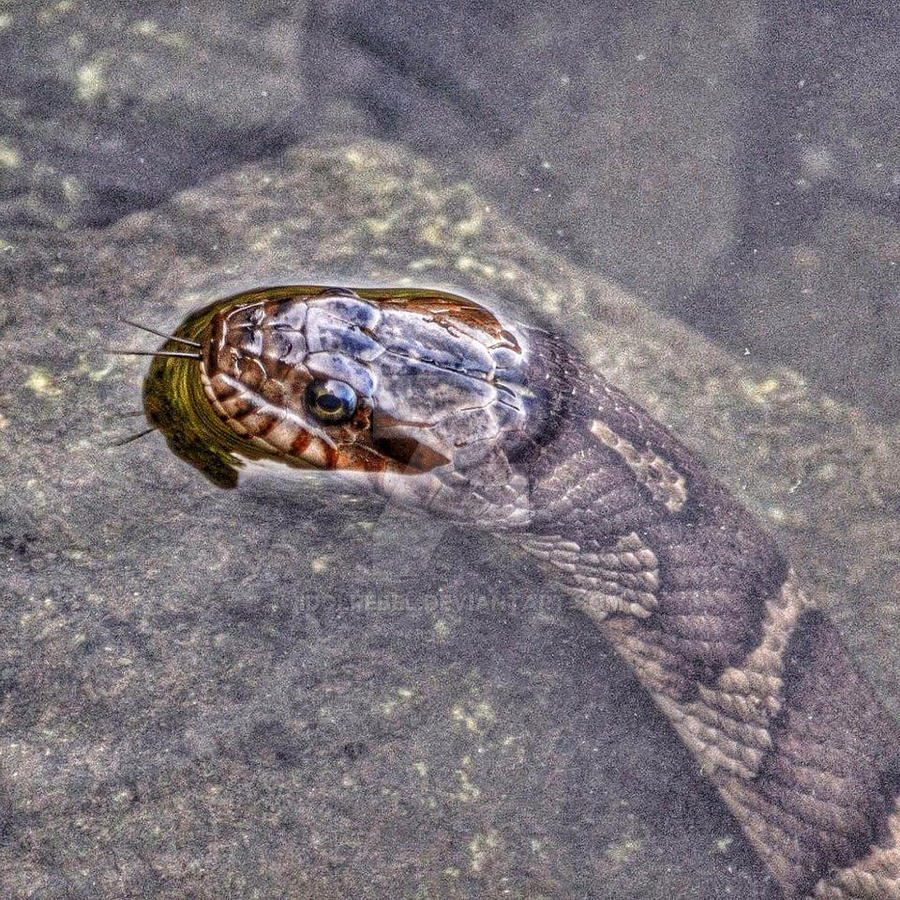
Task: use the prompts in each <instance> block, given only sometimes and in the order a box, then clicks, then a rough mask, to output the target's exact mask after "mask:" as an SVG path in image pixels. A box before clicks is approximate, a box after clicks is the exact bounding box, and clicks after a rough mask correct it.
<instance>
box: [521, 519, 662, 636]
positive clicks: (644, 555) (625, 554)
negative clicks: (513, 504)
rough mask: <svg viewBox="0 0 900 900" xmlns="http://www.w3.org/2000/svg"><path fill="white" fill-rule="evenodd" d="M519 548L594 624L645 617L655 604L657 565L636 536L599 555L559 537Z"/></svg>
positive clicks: (530, 540)
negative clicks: (616, 616)
mask: <svg viewBox="0 0 900 900" xmlns="http://www.w3.org/2000/svg"><path fill="white" fill-rule="evenodd" d="M522 547H523V548H524V549H525V550H527V551H529V552H530V553H532V554H533V555H534V556H536V557H537V558H538V559H540V560H542V561H543V562H544V563H546V564H548V565H549V566H551V567H552V568H553V569H555V570H557V573H558V577H559V579H560V581H561V582H562V585H563V589H564V590H565V591H566V593H567V594H569V595H570V596H571V597H572V598H573V599H574V600H575V601H576V603H577V605H578V606H579V607H580V608H581V609H582V610H583V611H584V612H585V613H587V614H588V615H589V616H591V618H593V619H595V620H597V621H602V620H603V619H605V618H606V617H607V616H609V615H611V614H613V613H624V614H626V615H632V616H636V617H637V618H639V619H645V618H647V617H649V616H650V615H652V613H653V610H654V609H656V607H657V605H658V600H657V596H656V595H657V592H658V590H659V585H660V573H659V562H658V560H657V557H656V554H655V553H654V552H653V550H652V549H651V548H650V547H648V546H646V545H645V544H644V542H643V541H642V540H641V538H640V537H639V536H638V535H637V534H636V533H634V532H631V533H630V534H627V535H625V536H623V537H621V538H619V539H618V540H617V541H616V543H615V544H613V545H612V546H611V547H605V548H601V549H600V552H599V553H598V552H589V551H587V550H585V549H584V548H582V547H580V546H579V545H578V544H574V543H572V542H571V541H566V540H563V539H562V538H561V537H560V536H558V535H542V536H535V537H532V538H528V539H526V540H525V541H523V542H522Z"/></svg>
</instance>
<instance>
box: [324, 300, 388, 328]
mask: <svg viewBox="0 0 900 900" xmlns="http://www.w3.org/2000/svg"><path fill="white" fill-rule="evenodd" d="M309 309H310V312H313V311H316V312H324V313H328V314H329V315H331V316H333V317H334V318H336V319H341V320H342V321H343V322H349V323H350V324H351V325H356V326H357V327H358V328H367V329H368V330H369V331H371V330H372V329H374V328H375V327H377V325H378V323H379V321H380V320H381V311H380V310H379V309H378V307H376V306H373V305H372V304H371V303H367V302H366V301H365V300H363V299H362V298H359V297H345V296H334V297H319V298H317V299H316V300H313V301H311V302H310V304H309Z"/></svg>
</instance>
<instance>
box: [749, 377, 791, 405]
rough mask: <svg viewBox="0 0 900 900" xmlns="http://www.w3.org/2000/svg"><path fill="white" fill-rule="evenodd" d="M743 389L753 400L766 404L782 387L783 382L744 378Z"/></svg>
mask: <svg viewBox="0 0 900 900" xmlns="http://www.w3.org/2000/svg"><path fill="white" fill-rule="evenodd" d="M741 387H742V388H743V390H744V393H745V394H746V395H747V396H748V397H749V398H750V399H751V400H753V401H754V402H756V403H765V402H766V400H767V399H768V398H769V397H770V396H771V395H772V394H774V393H775V391H777V390H778V389H779V388H780V387H781V382H780V381H779V380H778V379H777V378H764V379H763V380H762V381H754V380H753V379H751V378H744V379H742V380H741Z"/></svg>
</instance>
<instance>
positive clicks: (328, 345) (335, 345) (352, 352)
mask: <svg viewBox="0 0 900 900" xmlns="http://www.w3.org/2000/svg"><path fill="white" fill-rule="evenodd" d="M306 342H307V344H308V346H309V350H310V352H311V353H345V354H347V355H348V356H352V357H354V358H356V359H358V360H362V361H363V362H368V361H370V360H373V359H376V358H377V357H379V356H381V354H382V353H384V348H383V347H382V346H381V344H379V343H378V342H377V341H374V340H372V338H371V337H369V335H367V334H366V333H365V332H364V331H362V330H361V329H360V328H359V326H357V325H355V324H354V323H352V322H348V321H347V320H345V319H341V318H339V317H338V316H336V315H334V314H333V313H332V312H330V311H329V310H327V309H311V310H310V311H309V314H308V315H307V317H306Z"/></svg>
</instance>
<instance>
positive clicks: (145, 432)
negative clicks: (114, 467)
mask: <svg viewBox="0 0 900 900" xmlns="http://www.w3.org/2000/svg"><path fill="white" fill-rule="evenodd" d="M151 431H156V426H155V425H151V426H150V428H145V429H144V430H143V431H139V432H138V433H137V434H130V435H129V436H128V437H126V438H122V439H121V440H119V441H113V442H112V443H111V444H110V445H109V446H110V447H124V446H125V445H126V444H130V443H131V442H132V441H136V440H139V439H140V438H142V437H146V436H147V435H148V434H150V432H151Z"/></svg>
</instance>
